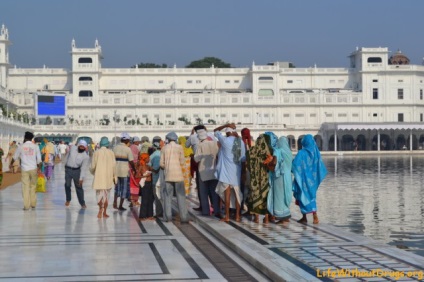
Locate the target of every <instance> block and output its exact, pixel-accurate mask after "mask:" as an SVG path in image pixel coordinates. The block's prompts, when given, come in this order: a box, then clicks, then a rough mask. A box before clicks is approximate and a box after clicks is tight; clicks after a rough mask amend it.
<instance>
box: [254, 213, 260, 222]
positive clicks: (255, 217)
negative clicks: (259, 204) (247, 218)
mask: <svg viewBox="0 0 424 282" xmlns="http://www.w3.org/2000/svg"><path fill="white" fill-rule="evenodd" d="M253 222H254V223H259V214H255V216H254V219H253Z"/></svg>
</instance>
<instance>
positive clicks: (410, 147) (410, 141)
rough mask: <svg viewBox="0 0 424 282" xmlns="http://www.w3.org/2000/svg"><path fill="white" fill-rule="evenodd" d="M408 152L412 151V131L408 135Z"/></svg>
mask: <svg viewBox="0 0 424 282" xmlns="http://www.w3.org/2000/svg"><path fill="white" fill-rule="evenodd" d="M409 151H412V129H411V132H410V133H409Z"/></svg>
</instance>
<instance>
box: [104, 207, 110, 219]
mask: <svg viewBox="0 0 424 282" xmlns="http://www.w3.org/2000/svg"><path fill="white" fill-rule="evenodd" d="M103 217H105V218H108V217H109V215H108V214H107V213H106V209H105V211H104V212H103Z"/></svg>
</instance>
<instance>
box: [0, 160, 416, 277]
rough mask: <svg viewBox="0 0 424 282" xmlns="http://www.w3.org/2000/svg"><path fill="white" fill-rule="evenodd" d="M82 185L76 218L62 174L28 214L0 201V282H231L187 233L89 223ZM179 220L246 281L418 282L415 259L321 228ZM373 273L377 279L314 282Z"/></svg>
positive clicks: (3, 197) (15, 194) (89, 197)
mask: <svg viewBox="0 0 424 282" xmlns="http://www.w3.org/2000/svg"><path fill="white" fill-rule="evenodd" d="M91 182H92V178H91V176H88V177H87V179H86V180H85V199H86V202H87V206H88V208H87V209H85V210H84V209H81V208H80V206H79V204H78V202H77V200H76V195H75V191H72V193H73V194H72V197H73V200H72V202H71V205H70V206H69V207H65V206H64V202H65V196H64V171H63V166H62V165H57V166H56V168H55V173H54V177H53V178H52V179H51V180H50V181H49V182H48V184H47V193H44V194H41V193H40V194H38V195H37V196H38V204H37V207H36V209H35V210H30V211H23V210H22V208H23V206H22V196H21V187H20V183H18V184H16V185H13V186H11V187H9V188H7V189H5V190H2V191H1V192H0V247H1V249H0V250H1V251H0V280H2V281H152V280H167V281H192V280H194V281H226V280H230V281H231V279H226V278H225V277H224V276H223V274H222V273H223V272H222V268H221V269H219V267H220V265H221V267H224V268H226V265H224V266H222V262H221V261H219V260H218V261H213V256H214V255H211V254H209V253H207V252H208V251H207V249H203V250H202V249H199V248H200V245H202V244H204V243H199V242H194V241H193V238H191V239H190V238H189V237H188V236H186V235H187V234H189V233H190V232H191V233H192V231H193V230H192V231H190V230H184V229H182V228H181V227H182V225H181V226H179V225H178V224H174V222H162V221H160V220H156V221H149V222H142V223H140V222H138V221H137V220H136V218H137V212H136V210H128V211H125V212H118V211H113V210H110V211H109V214H110V218H108V219H97V217H96V215H97V206H96V203H95V193H94V191H93V190H92V189H91V188H90V184H91ZM187 204H188V205H189V206H190V207H193V206H197V204H198V203H197V199H196V193H192V194H191V195H190V196H189V197H188V200H187ZM189 211H190V214H191V216H192V219H193V222H192V223H190V225H189V226H190V227H196V228H197V229H199V230H201V232H202V233H203V234H205V236H209V238H210V240H211V242H212V241H213V242H214V243H213V244H215V246H219V248H220V250H223V252H226V253H228V255H230V256H232V259H233V260H234V261H237V263H238V264H239V266H240V267H241V268H242V269H249V268H253V269H254V270H255V271H258V272H260V273H261V274H257V273H255V274H254V276H255V278H254V279H252V280H251V281H255V280H256V281H267V280H271V281H335V280H336V281H419V280H422V278H423V277H422V276H420V274H421V275H424V257H421V256H418V255H415V254H412V253H410V252H406V251H403V250H400V249H397V248H395V247H392V246H389V245H386V244H383V243H379V242H377V241H375V240H372V239H370V238H367V237H364V236H361V235H357V234H353V233H350V232H347V231H343V230H342V229H340V228H337V227H334V226H331V225H327V224H319V225H313V224H308V225H303V224H299V223H297V222H295V221H292V222H290V223H289V224H284V225H276V224H267V225H266V224H262V223H261V224H256V223H253V222H252V221H250V220H248V219H246V218H243V220H242V222H240V223H237V222H234V221H231V222H230V223H229V224H226V223H223V222H220V221H219V220H217V219H216V218H213V217H204V216H201V215H199V213H198V212H195V211H194V210H193V209H191V208H189ZM208 242H209V241H208ZM206 245H207V244H206ZM196 246H197V247H196ZM228 249H230V250H231V252H228ZM209 250H210V249H209ZM230 253H231V254H230ZM376 269H377V270H378V269H380V270H382V271H386V272H387V275H384V276H380V277H367V278H364V277H357V276H354V277H352V276H346V277H340V276H336V277H331V276H330V277H328V276H326V275H323V274H324V273H329V272H330V271H338V270H352V271H354V270H357V271H373V270H376ZM220 270H221V271H220ZM408 272H410V273H413V272H416V275H413V276H411V277H393V276H390V275H389V274H390V273H392V274H393V273H397V274H399V273H404V274H405V276H406V274H407V273H408ZM237 273H241V272H237ZM249 273H250V272H249ZM244 274H245V273H244ZM244 274H243V273H241V274H240V275H244ZM237 275H239V274H235V276H233V277H235V278H234V279H233V280H234V281H236V280H237V281H247V280H243V279H237V277H238V276H237ZM261 275H262V276H261ZM240 277H241V276H240Z"/></svg>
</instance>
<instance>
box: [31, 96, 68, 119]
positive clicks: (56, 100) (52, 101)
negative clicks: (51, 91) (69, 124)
mask: <svg viewBox="0 0 424 282" xmlns="http://www.w3.org/2000/svg"><path fill="white" fill-rule="evenodd" d="M65 103H66V100H65V96H54V95H49V96H47V95H38V102H37V115H38V116H65V115H66V105H65Z"/></svg>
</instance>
